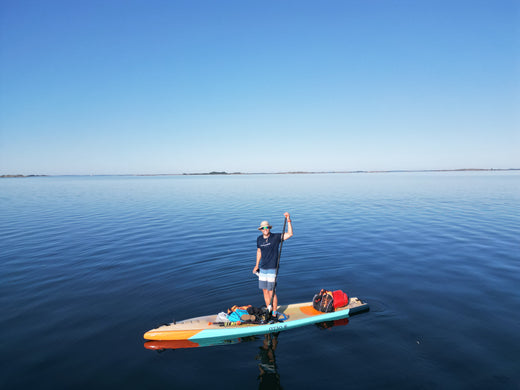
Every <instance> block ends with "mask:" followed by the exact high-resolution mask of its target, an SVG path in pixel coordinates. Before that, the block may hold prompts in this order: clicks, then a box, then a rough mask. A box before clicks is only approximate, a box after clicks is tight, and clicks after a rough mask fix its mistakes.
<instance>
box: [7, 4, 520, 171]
mask: <svg viewBox="0 0 520 390" xmlns="http://www.w3.org/2000/svg"><path fill="white" fill-rule="evenodd" d="M0 7H1V9H0V11H1V12H0V33H1V35H0V56H1V57H0V59H1V61H0V174H126V173H137V174H149V173H184V172H208V171H227V172H238V171H240V172H280V171H302V170H303V171H341V170H394V169H451V168H520V152H519V150H520V114H519V112H520V110H519V107H520V61H519V60H520V55H519V54H520V28H519V25H520V5H519V2H518V1H513V0H511V1H507V0H496V1H493V0H486V1H481V0H471V1H457V0H446V1H444V0H421V1H418V0H410V1H405V0H338V1H319V2H318V1H302V0H299V1H280V0H277V1H257V2H254V1H243V0H237V1H214V0H211V1H209V0H208V1H197V0H189V1H173V0H172V1H167V0H164V1H157V0H151V1H144V0H139V1H137V0H121V1H116V0H91V1H83V2H75V1H55V0H46V1H27V0H13V1H3V0H2V1H0Z"/></svg>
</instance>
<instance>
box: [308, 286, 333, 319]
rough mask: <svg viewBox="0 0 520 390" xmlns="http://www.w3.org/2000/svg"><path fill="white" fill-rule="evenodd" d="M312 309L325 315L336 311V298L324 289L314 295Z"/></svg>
mask: <svg viewBox="0 0 520 390" xmlns="http://www.w3.org/2000/svg"><path fill="white" fill-rule="evenodd" d="M312 307H314V308H315V309H316V310H318V311H321V312H323V313H329V312H331V311H334V298H333V296H332V291H328V290H325V289H323V288H322V289H321V291H320V292H319V293H318V294H316V295H314V298H313V300H312Z"/></svg>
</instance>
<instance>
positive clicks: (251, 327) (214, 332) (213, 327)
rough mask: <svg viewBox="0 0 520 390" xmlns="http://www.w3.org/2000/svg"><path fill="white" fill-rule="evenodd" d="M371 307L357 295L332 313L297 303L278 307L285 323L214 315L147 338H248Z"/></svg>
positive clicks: (162, 328) (150, 333)
mask: <svg viewBox="0 0 520 390" xmlns="http://www.w3.org/2000/svg"><path fill="white" fill-rule="evenodd" d="M368 309H369V308H368V304H367V303H365V302H362V301H361V300H360V299H358V298H350V300H349V303H348V305H347V306H344V307H341V308H338V309H336V311H333V312H330V313H323V312H320V311H317V310H316V309H314V308H313V307H312V302H305V303H296V304H291V305H282V306H279V307H278V312H279V313H282V314H285V316H286V317H287V320H285V321H283V322H274V323H267V324H249V323H232V322H227V323H217V322H216V321H217V315H216V314H213V315H208V316H202V317H196V318H190V319H187V320H184V321H179V322H176V323H171V324H169V325H162V326H160V327H158V328H156V329H152V330H149V331H148V332H146V333H145V334H144V338H145V339H146V340H189V341H192V342H193V341H197V340H204V339H211V338H217V337H229V338H233V337H245V336H252V335H258V334H265V333H273V332H281V331H284V330H289V329H293V328H297V327H300V326H304V325H309V324H315V323H318V322H325V321H332V320H337V319H340V318H346V317H349V316H350V315H352V314H355V313H359V312H362V311H366V310H368Z"/></svg>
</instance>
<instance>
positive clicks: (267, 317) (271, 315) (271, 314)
mask: <svg viewBox="0 0 520 390" xmlns="http://www.w3.org/2000/svg"><path fill="white" fill-rule="evenodd" d="M286 223H287V217H285V218H284V220H283V229H282V241H281V242H280V248H279V250H278V263H277V264H276V274H275V275H274V286H273V295H271V303H270V304H269V308H270V309H269V311H268V312H267V313H268V314H267V316H266V321H270V320H271V318H272V317H273V301H274V295H275V294H276V281H277V280H278V269H279V268H280V257H281V256H282V246H283V241H284V240H283V236H284V234H285V224H286Z"/></svg>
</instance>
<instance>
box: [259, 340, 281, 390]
mask: <svg viewBox="0 0 520 390" xmlns="http://www.w3.org/2000/svg"><path fill="white" fill-rule="evenodd" d="M278 335H279V333H273V334H266V335H264V342H263V344H262V346H261V347H260V348H259V349H260V352H259V353H258V355H257V356H256V359H257V360H259V361H260V363H258V369H259V370H260V375H259V376H258V379H259V380H260V384H259V385H258V388H259V389H281V388H282V385H281V384H280V375H279V374H278V368H277V367H276V357H275V355H274V351H275V350H276V347H277V345H278Z"/></svg>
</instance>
